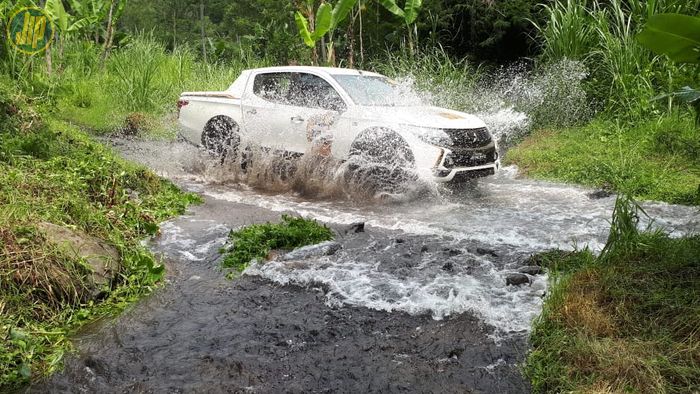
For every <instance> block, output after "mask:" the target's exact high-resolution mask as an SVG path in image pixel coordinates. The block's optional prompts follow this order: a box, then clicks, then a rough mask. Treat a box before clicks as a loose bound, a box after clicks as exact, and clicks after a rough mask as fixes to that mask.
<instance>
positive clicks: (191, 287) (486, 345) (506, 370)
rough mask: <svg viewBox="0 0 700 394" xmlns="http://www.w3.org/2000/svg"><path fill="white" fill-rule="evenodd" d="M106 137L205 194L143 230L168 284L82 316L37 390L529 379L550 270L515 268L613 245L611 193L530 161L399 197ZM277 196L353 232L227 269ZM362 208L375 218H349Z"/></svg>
mask: <svg viewBox="0 0 700 394" xmlns="http://www.w3.org/2000/svg"><path fill="white" fill-rule="evenodd" d="M110 142H111V143H112V144H114V145H115V149H117V150H118V151H120V152H121V153H122V154H123V155H124V156H125V157H126V158H128V159H131V160H134V161H137V162H141V163H143V164H145V165H147V166H149V167H151V168H153V169H154V170H155V171H156V172H158V173H160V174H161V175H163V176H166V177H168V178H170V179H172V180H173V181H174V182H176V183H177V184H179V185H180V186H182V187H183V188H185V189H187V190H191V191H195V192H198V193H200V194H201V195H202V196H203V197H204V198H205V204H204V205H201V206H196V207H192V209H191V210H190V212H189V213H188V214H186V215H184V216H182V217H179V218H175V219H173V220H170V221H168V222H165V223H163V224H162V225H161V235H160V236H159V237H156V238H154V239H152V240H148V241H147V242H148V244H149V246H150V247H151V248H152V250H153V251H154V252H155V253H157V254H159V255H161V256H162V257H163V259H164V261H165V263H166V265H167V267H168V273H167V285H166V286H165V287H164V288H162V289H160V290H158V291H156V293H155V294H154V295H153V296H151V297H149V298H147V299H146V300H143V301H142V302H140V303H138V304H137V305H136V306H135V307H134V308H132V309H130V310H128V311H127V312H126V313H125V314H124V315H123V316H120V317H119V318H117V319H115V320H109V321H103V322H98V323H97V324H94V325H92V326H91V327H89V328H88V329H86V330H84V331H83V332H82V333H81V334H80V335H79V336H78V338H77V339H76V348H77V352H76V354H74V355H71V356H69V357H68V358H67V361H66V368H65V371H64V372H62V373H59V374H56V375H55V376H53V377H51V378H50V379H48V380H47V381H46V382H42V383H40V384H38V385H36V386H33V387H31V388H29V389H28V390H29V391H33V392H256V393H257V392H260V393H267V392H438V391H439V392H490V393H503V392H509V393H513V392H527V391H528V389H529V388H528V385H527V383H526V381H525V380H524V378H523V377H522V376H521V375H520V373H519V370H518V364H519V363H521V362H522V361H523V359H524V357H525V355H526V353H527V335H528V331H529V328H530V326H531V322H532V319H534V318H535V317H536V316H537V315H538V314H539V312H540V310H541V305H542V300H543V297H544V296H545V295H546V292H547V275H546V273H545V274H539V275H530V276H528V281H529V283H526V284H523V285H520V286H515V285H508V284H507V279H506V278H507V277H508V276H509V275H510V274H513V273H515V272H517V271H518V270H519V269H520V268H522V267H523V266H526V265H527V264H528V263H527V259H528V257H529V256H530V255H532V254H533V253H535V252H538V251H542V250H547V249H550V248H561V249H573V248H574V247H579V248H580V247H584V246H588V247H590V248H591V249H593V250H600V248H601V247H602V245H603V244H604V242H605V238H606V236H607V229H608V227H609V222H608V220H609V218H610V215H611V212H612V207H613V204H614V197H613V196H602V197H601V196H596V195H595V194H594V193H593V191H592V190H589V189H585V188H580V187H574V186H569V185H562V184H555V183H549V182H541V181H533V180H526V179H519V178H518V177H517V169H515V168H511V167H509V168H505V169H504V170H502V171H501V172H500V173H499V174H498V175H497V176H495V177H490V178H485V179H481V180H479V181H478V182H477V183H476V184H475V185H473V186H472V187H468V188H464V189H463V190H442V189H440V188H430V192H428V193H423V194H421V195H420V196H419V197H415V196H413V197H411V198H406V199H403V200H401V199H393V200H389V201H387V200H375V199H357V198H355V199H353V198H339V197H337V193H329V194H327V195H324V194H323V193H319V195H323V196H324V197H323V198H313V196H310V195H309V193H308V190H309V189H308V188H302V189H303V190H306V191H307V192H305V193H302V192H299V191H298V189H295V188H287V189H284V188H282V189H277V190H272V191H271V190H261V189H259V188H256V187H252V186H251V184H250V183H248V184H246V183H242V182H240V179H236V177H235V176H234V177H226V176H223V175H225V174H226V170H225V166H224V167H222V166H221V165H220V164H218V163H212V162H211V161H209V160H208V159H207V158H206V157H205V156H203V154H202V153H201V152H199V151H198V150H197V149H195V148H193V147H191V146H189V145H187V144H185V143H181V142H171V143H166V142H147V141H131V140H112V141H110ZM248 176H250V174H248ZM311 181H313V182H316V183H317V180H310V182H311ZM322 185H323V182H321V186H322ZM318 187H319V185H318V184H315V190H318ZM330 196H335V197H330ZM644 207H645V209H646V211H647V213H648V214H649V216H650V217H652V218H654V222H653V224H652V225H653V226H657V227H661V228H664V229H665V230H667V231H669V232H671V233H672V234H675V235H680V234H684V233H687V232H690V231H693V229H697V228H698V224H699V222H700V213H699V212H698V210H697V209H694V208H688V207H681V206H672V205H668V204H663V203H646V204H644ZM281 213H291V214H296V215H302V216H304V217H309V218H314V219H316V220H319V221H321V222H324V223H326V224H327V225H329V226H330V227H331V228H333V229H334V230H335V231H336V233H337V234H338V236H337V238H336V241H337V242H338V243H339V245H340V249H339V250H338V251H337V252H335V253H332V254H330V255H325V254H323V255H319V254H318V253H310V254H309V255H306V256H301V257H299V256H297V257H295V258H289V259H278V260H275V261H271V262H268V263H265V264H253V265H251V266H250V267H249V268H248V269H247V270H246V271H245V272H244V273H243V275H242V276H241V277H240V278H237V279H234V280H228V279H226V278H225V273H224V272H223V271H222V270H221V269H220V265H219V259H220V253H219V249H220V248H221V247H222V246H224V245H225V243H226V241H227V235H228V232H229V230H230V229H232V228H238V227H241V226H245V225H247V224H252V223H260V222H265V221H275V220H279V218H280V214H281ZM358 222H363V223H364V224H365V231H363V232H355V231H352V226H351V224H353V223H358Z"/></svg>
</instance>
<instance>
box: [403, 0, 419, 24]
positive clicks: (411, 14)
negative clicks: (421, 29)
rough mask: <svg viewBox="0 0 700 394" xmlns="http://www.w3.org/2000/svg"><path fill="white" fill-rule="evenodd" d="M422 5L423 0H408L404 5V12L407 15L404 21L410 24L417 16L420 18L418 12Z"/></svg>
mask: <svg viewBox="0 0 700 394" xmlns="http://www.w3.org/2000/svg"><path fill="white" fill-rule="evenodd" d="M422 5H423V1H422V0H406V5H405V6H404V14H405V15H406V17H405V18H404V21H405V22H406V24H407V25H410V24H411V23H413V22H415V21H416V18H418V12H420V8H421V6H422Z"/></svg>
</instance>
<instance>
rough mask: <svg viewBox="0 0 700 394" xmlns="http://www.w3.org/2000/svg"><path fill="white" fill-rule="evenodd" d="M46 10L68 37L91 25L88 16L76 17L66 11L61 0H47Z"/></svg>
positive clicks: (57, 26)
mask: <svg viewBox="0 0 700 394" xmlns="http://www.w3.org/2000/svg"><path fill="white" fill-rule="evenodd" d="M44 10H45V11H46V13H47V14H48V15H49V16H50V17H51V19H52V20H53V23H54V25H55V26H56V28H57V30H58V31H59V32H60V33H61V34H62V35H63V37H64V38H65V37H68V36H70V35H72V34H74V33H77V32H80V31H81V30H83V29H85V27H87V26H88V25H90V23H91V21H90V19H88V18H79V19H77V20H76V18H75V17H74V16H73V15H71V14H69V13H68V12H67V11H66V8H65V7H64V6H63V1H61V0H47V1H46V5H45V6H44Z"/></svg>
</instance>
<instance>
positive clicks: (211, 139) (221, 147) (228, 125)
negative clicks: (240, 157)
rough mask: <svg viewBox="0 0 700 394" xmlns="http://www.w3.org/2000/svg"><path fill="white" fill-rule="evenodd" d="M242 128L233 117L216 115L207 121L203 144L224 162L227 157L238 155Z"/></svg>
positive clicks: (203, 133) (210, 152)
mask: <svg viewBox="0 0 700 394" xmlns="http://www.w3.org/2000/svg"><path fill="white" fill-rule="evenodd" d="M239 130H240V128H239V127H238V124H237V123H236V122H234V121H233V119H231V118H229V117H226V116H215V117H213V118H211V119H210V120H209V122H207V124H206V126H204V131H203V132H202V146H203V147H204V149H206V150H207V152H209V154H211V155H212V156H214V157H217V158H220V159H221V161H222V162H223V161H224V160H225V159H226V158H227V157H236V155H237V154H238V149H239V146H240V144H241V136H240V134H239Z"/></svg>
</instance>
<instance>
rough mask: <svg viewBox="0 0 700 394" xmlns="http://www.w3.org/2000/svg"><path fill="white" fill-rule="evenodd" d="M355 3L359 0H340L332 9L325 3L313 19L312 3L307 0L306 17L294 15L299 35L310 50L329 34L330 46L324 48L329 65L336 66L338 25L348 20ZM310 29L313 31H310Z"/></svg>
mask: <svg viewBox="0 0 700 394" xmlns="http://www.w3.org/2000/svg"><path fill="white" fill-rule="evenodd" d="M355 3H357V0H339V1H338V3H336V5H335V7H332V6H331V5H330V4H329V3H325V2H323V3H321V4H320V5H319V6H318V9H317V10H316V14H315V18H313V12H311V10H312V9H313V8H312V7H310V6H311V5H312V2H311V1H308V0H307V1H306V2H305V3H304V7H303V10H304V11H305V13H306V16H305V15H304V14H303V13H302V12H301V11H297V12H296V13H295V14H294V19H295V21H296V24H297V28H298V29H299V35H300V36H301V38H302V40H303V41H304V43H305V44H306V45H307V46H308V47H309V48H314V49H315V47H316V42H317V41H319V40H323V37H324V36H325V35H326V34H328V44H327V47H325V48H324V49H325V53H326V62H327V63H328V64H332V65H335V48H334V43H333V33H334V32H335V30H336V29H337V28H338V24H340V22H342V21H343V20H344V19H345V18H347V16H348V14H349V13H350V11H352V8H353V7H354V6H355ZM307 17H308V18H307ZM310 27H313V29H312V30H310V29H309V28H310ZM315 60H317V59H315Z"/></svg>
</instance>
